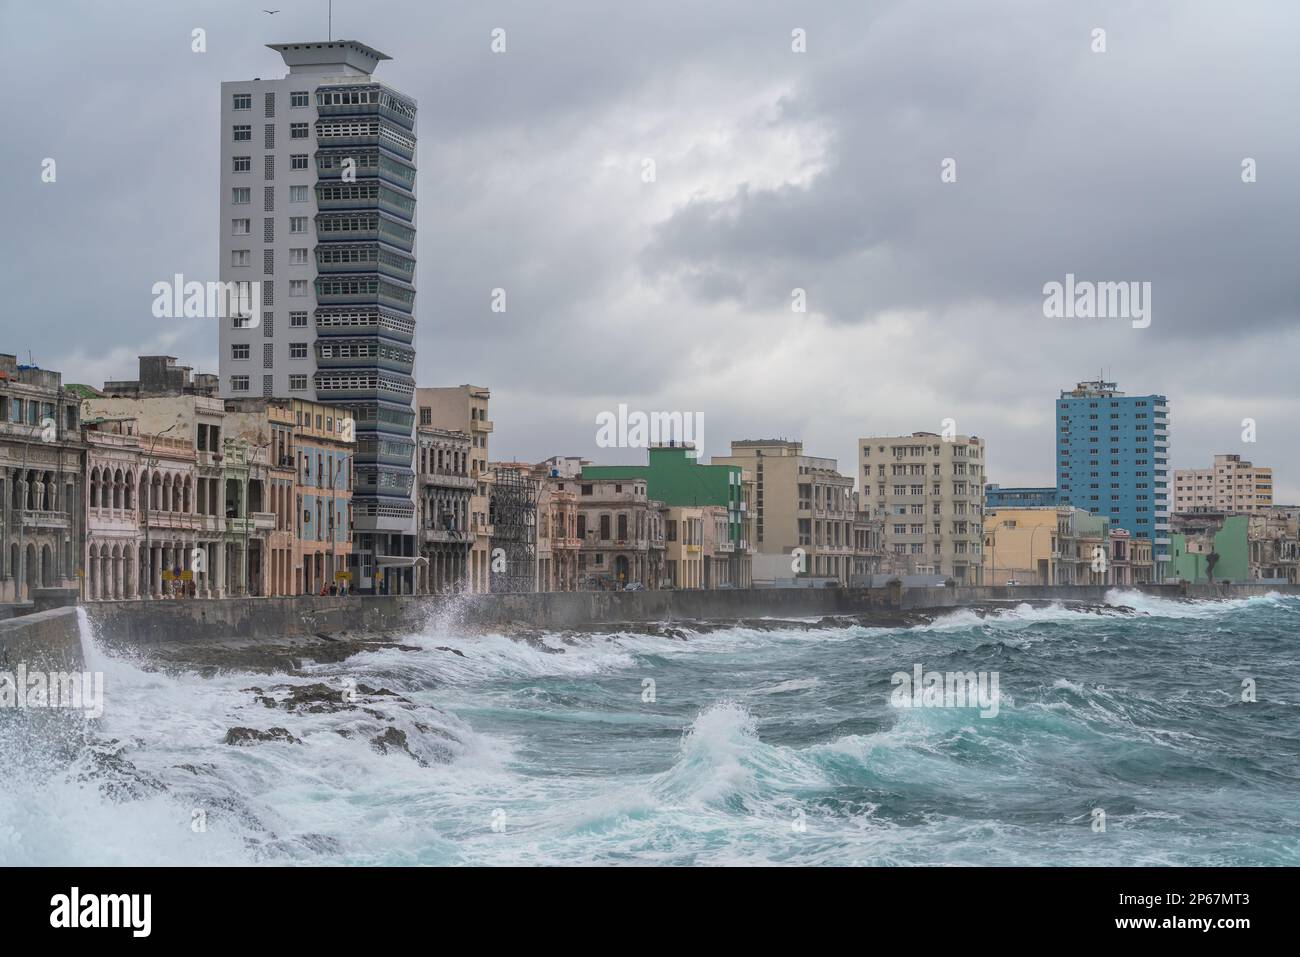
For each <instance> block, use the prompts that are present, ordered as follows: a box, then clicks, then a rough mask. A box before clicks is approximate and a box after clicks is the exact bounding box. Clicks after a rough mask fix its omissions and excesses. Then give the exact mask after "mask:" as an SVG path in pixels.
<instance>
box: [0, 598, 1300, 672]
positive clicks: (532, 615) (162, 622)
mask: <svg viewBox="0 0 1300 957" xmlns="http://www.w3.org/2000/svg"><path fill="white" fill-rule="evenodd" d="M1132 590H1133V591H1137V592H1141V593H1143V594H1146V595H1152V596H1158V597H1162V598H1171V599H1178V598H1198V599H1210V598H1218V599H1225V598H1245V597H1250V596H1257V595H1267V594H1270V593H1275V592H1280V593H1283V594H1292V595H1296V594H1300V586H1284V585H1283V586H1278V585H1192V586H1180V585H1143V586H1138V587H1135V588H1133V589H1132ZM1113 591H1114V589H1113V588H1111V587H1109V586H1100V585H1098V586H1065V587H1056V588H1050V587H1045V586H1033V585H1022V586H1018V587H1013V588H1007V587H957V588H909V589H905V590H900V589H892V590H891V589H861V588H857V589H850V588H789V589H749V590H739V589H737V590H722V591H643V592H549V593H541V594H531V595H467V596H461V597H457V598H444V597H437V596H434V597H428V596H396V597H376V598H358V597H351V598H320V597H314V596H302V597H295V598H256V599H241V598H229V599H214V600H168V601H129V602H104V603H99V604H92V605H87V606H85V607H86V610H87V612H88V614H89V617H90V620H91V623H92V624H93V626H94V627H95V629H96V632H97V633H98V635H99V637H100V638H101V640H103V641H104V643H105V644H106V645H107V646H109V647H110V648H112V647H113V646H123V647H135V648H148V647H149V646H160V645H168V646H173V647H174V646H176V645H184V644H188V643H194V644H200V643H213V642H231V641H235V642H243V643H255V642H262V641H265V642H275V641H281V640H286V639H295V638H310V637H314V636H322V635H325V636H337V635H350V636H358V635H392V636H400V635H402V634H404V633H406V634H409V633H411V632H416V631H422V630H424V629H425V627H426V626H427V625H428V623H429V621H430V620H431V619H441V620H443V621H445V622H446V623H447V624H448V625H449V626H451V627H464V628H467V629H470V630H484V629H520V628H534V629H539V630H551V629H566V628H585V627H591V626H600V625H608V626H611V627H617V626H618V625H619V624H620V623H627V624H637V623H648V622H673V621H682V620H734V619H737V618H760V617H773V618H818V617H822V616H827V615H830V616H872V615H876V614H879V615H881V616H882V617H883V618H887V617H888V616H889V615H890V614H891V613H895V612H899V611H919V610H922V609H942V608H955V607H960V606H968V605H978V604H981V603H986V602H997V601H1045V600H1046V601H1086V602H1096V603H1101V602H1103V601H1104V600H1105V598H1106V596H1107V594H1109V593H1111V592H1113ZM80 660H81V641H80V634H79V627H78V619H77V610H76V609H75V608H55V609H51V610H49V611H42V612H37V613H35V614H31V615H25V616H22V617H20V618H13V619H9V620H5V621H0V670H6V669H8V668H12V667H13V666H15V665H16V664H17V662H19V661H26V662H27V663H28V666H29V667H34V666H36V665H38V664H39V665H40V666H41V667H44V668H50V669H53V668H55V667H60V668H61V667H66V666H70V665H73V664H76V663H78V662H80ZM6 662H8V664H6Z"/></svg>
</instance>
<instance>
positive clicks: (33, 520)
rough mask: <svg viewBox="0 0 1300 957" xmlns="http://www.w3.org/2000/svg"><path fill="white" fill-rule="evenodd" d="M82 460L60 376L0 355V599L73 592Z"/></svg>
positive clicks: (80, 529) (70, 398)
mask: <svg viewBox="0 0 1300 957" xmlns="http://www.w3.org/2000/svg"><path fill="white" fill-rule="evenodd" d="M84 462H85V448H84V446H83V445H82V442H81V436H80V425H79V419H78V407H77V397H76V395H75V394H73V393H71V392H69V391H68V389H66V388H65V387H64V386H63V377H62V376H61V375H60V374H59V373H57V372H51V371H49V370H46V369H40V368H37V367H35V366H28V365H19V363H18V361H17V359H16V357H14V356H12V355H7V354H5V355H0V602H16V601H30V600H31V599H32V598H33V597H34V595H35V593H36V592H37V591H38V590H39V589H68V590H73V591H75V589H76V587H77V573H78V570H79V569H80V555H81V545H82V542H83V541H84V538H85V524H84V518H83V512H82V500H83V496H84V488H83V475H84V472H83V465H84Z"/></svg>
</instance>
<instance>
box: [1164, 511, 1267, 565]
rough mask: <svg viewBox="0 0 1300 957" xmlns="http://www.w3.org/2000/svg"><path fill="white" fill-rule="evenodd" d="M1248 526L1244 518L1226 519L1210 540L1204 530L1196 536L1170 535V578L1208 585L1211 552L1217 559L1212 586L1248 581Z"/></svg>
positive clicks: (1231, 516) (1207, 530) (1208, 533)
mask: <svg viewBox="0 0 1300 957" xmlns="http://www.w3.org/2000/svg"><path fill="white" fill-rule="evenodd" d="M1249 525H1250V520H1249V519H1248V518H1247V517H1246V516H1245V515H1229V516H1227V517H1225V518H1224V519H1223V525H1222V527H1220V528H1219V529H1218V530H1217V531H1214V532H1213V536H1212V537H1211V532H1210V529H1208V528H1207V529H1205V530H1204V531H1201V532H1199V533H1198V532H1195V531H1192V530H1191V529H1184V531H1183V532H1179V533H1177V534H1174V535H1173V536H1171V537H1170V544H1169V550H1170V556H1171V558H1172V572H1173V575H1174V576H1175V577H1177V578H1181V579H1182V580H1183V581H1189V582H1204V581H1209V578H1210V576H1209V560H1210V553H1211V552H1213V553H1215V554H1217V555H1218V556H1219V557H1218V559H1217V560H1216V561H1215V563H1214V569H1213V574H1214V580H1215V581H1216V582H1221V581H1231V582H1245V581H1249V580H1250V549H1249V546H1248V544H1247V531H1248V529H1249ZM1189 538H1190V539H1191V541H1190V542H1189V541H1188V539H1189ZM1189 548H1190V550H1189Z"/></svg>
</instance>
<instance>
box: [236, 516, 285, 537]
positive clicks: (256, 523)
mask: <svg viewBox="0 0 1300 957" xmlns="http://www.w3.org/2000/svg"><path fill="white" fill-rule="evenodd" d="M274 530H275V512H253V513H252V515H251V517H249V518H228V519H226V531H227V532H232V533H234V534H236V535H255V534H257V533H258V532H270V531H274Z"/></svg>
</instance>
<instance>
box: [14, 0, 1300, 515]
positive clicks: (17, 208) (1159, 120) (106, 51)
mask: <svg viewBox="0 0 1300 957" xmlns="http://www.w3.org/2000/svg"><path fill="white" fill-rule="evenodd" d="M280 6H281V7H282V8H283V12H282V13H280V14H278V15H276V16H275V17H267V16H265V15H263V14H261V13H260V7H258V6H255V5H252V4H242V3H241V4H235V5H231V4H227V3H216V2H207V3H197V4H187V5H183V6H182V5H179V4H162V3H156V4H153V3H143V2H141V3H134V4H127V5H122V6H119V5H114V6H112V7H102V8H101V7H100V6H99V5H93V4H89V3H82V4H63V5H59V6H58V7H55V6H54V5H46V6H43V7H39V6H28V7H23V8H10V9H9V10H7V11H6V22H7V29H6V31H5V32H4V34H3V35H2V36H0V57H3V62H4V63H5V64H6V74H7V77H6V78H7V79H8V80H9V85H8V90H9V96H8V97H6V98H5V100H4V103H3V105H2V106H0V110H2V111H3V119H4V123H5V129H6V130H7V133H8V135H6V136H5V137H4V138H3V139H0V162H2V163H3V164H4V168H5V169H6V170H7V171H9V173H10V175H9V176H7V177H6V179H5V186H4V189H5V198H6V200H7V211H8V212H9V214H10V223H11V228H10V229H9V230H6V233H5V236H4V239H3V240H0V243H2V244H3V245H2V246H0V252H2V253H3V256H4V262H5V267H4V270H3V276H4V280H5V284H4V291H5V301H6V320H5V327H4V332H5V335H4V337H3V343H0V348H4V349H6V350H8V351H16V352H20V353H22V354H24V355H25V354H26V352H27V351H28V350H31V351H32V354H33V356H34V358H35V359H36V360H37V361H38V362H39V363H41V364H42V365H46V366H48V367H53V368H62V369H63V370H64V371H65V373H66V374H67V376H68V378H69V379H71V380H74V381H75V380H79V379H80V380H89V381H91V382H98V381H99V380H101V379H103V378H104V377H106V376H110V375H111V376H122V375H126V374H128V373H130V372H131V371H132V366H133V363H132V361H131V358H132V356H133V355H134V354H135V353H137V352H150V351H166V352H169V353H171V354H175V355H179V356H180V357H182V358H183V359H184V360H185V361H187V362H190V363H192V364H195V365H197V366H200V367H203V368H205V369H214V368H215V364H216V351H217V343H216V330H215V328H212V327H211V326H208V325H204V324H202V323H196V322H193V321H190V322H189V323H184V322H183V321H181V322H171V323H168V324H163V323H162V322H160V321H159V320H156V319H153V318H152V317H151V315H150V313H149V303H150V298H151V297H150V295H149V288H150V286H151V284H152V283H153V282H154V281H156V280H158V279H161V278H166V277H170V276H171V275H172V274H173V273H175V272H182V273H185V274H186V275H192V276H206V275H209V274H211V273H213V272H215V270H216V267H217V203H218V192H217V183H218V179H217V177H218V170H217V156H218V152H217V136H218V120H217V110H218V105H219V104H218V85H219V83H220V82H221V81H222V80H225V79H238V78H243V77H251V76H271V75H278V74H279V73H280V72H282V69H283V68H282V66H281V65H280V63H279V61H278V57H277V56H276V55H275V54H274V53H272V52H271V51H269V50H265V49H264V48H263V44H265V43H267V42H273V41H279V40H287V39H304V38H315V37H317V36H319V35H321V34H323V32H324V16H323V9H321V8H322V7H323V5H322V4H319V3H307V2H292V3H290V2H285V3H282V4H280ZM336 8H337V9H336V11H335V33H334V35H335V36H336V37H339V36H353V37H356V38H357V39H360V40H363V41H365V42H367V43H370V44H372V45H374V46H376V47H378V48H379V49H381V50H384V51H385V52H387V53H389V54H391V55H392V56H393V57H394V59H393V61H392V62H389V63H385V64H383V65H381V67H380V72H379V74H378V75H379V76H380V77H381V78H382V79H384V80H385V81H386V82H389V83H392V84H393V85H394V86H396V87H398V88H400V89H403V90H405V91H407V92H409V93H410V94H412V95H414V96H415V97H416V98H417V99H418V100H419V103H420V130H419V133H420V156H419V162H420V182H419V190H420V202H419V216H420V219H419V226H420V232H419V272H418V276H417V285H418V289H419V295H418V298H417V303H416V305H417V314H418V317H419V321H420V332H419V339H418V341H417V347H418V350H419V359H418V365H417V373H418V377H419V380H420V382H421V383H422V384H435V383H453V382H476V383H482V384H486V385H489V386H492V387H493V392H494V409H493V418H494V420H495V422H496V432H495V434H494V437H493V453H494V455H500V456H502V457H507V456H518V457H523V458H541V457H542V456H545V455H549V454H552V453H555V452H566V453H575V454H576V453H581V454H587V455H589V456H592V457H595V456H596V455H597V454H598V452H599V455H600V456H601V458H603V459H607V460H623V461H626V460H629V459H634V458H636V453H621V454H610V453H608V452H606V451H604V450H597V449H596V448H595V443H594V435H595V428H594V417H595V414H596V413H597V412H599V411H601V410H603V409H612V408H614V407H615V406H616V404H617V403H619V402H627V403H629V404H630V405H632V406H633V407H641V408H645V409H651V408H666V409H678V410H683V411H688V410H689V411H697V412H701V413H703V414H704V415H705V417H706V424H707V427H706V431H707V434H708V440H709V441H708V446H709V449H708V450H709V451H712V452H721V451H724V449H725V443H726V441H727V439H728V438H731V437H739V436H742V435H744V436H755V435H774V434H784V435H791V436H801V437H802V438H804V440H805V442H806V444H807V446H808V448H809V449H810V450H811V451H814V452H817V453H820V454H829V455H834V456H838V457H839V458H840V459H841V467H842V468H843V469H844V470H845V471H852V468H853V464H854V458H853V453H854V449H855V446H856V439H857V437H858V436H859V435H864V434H870V433H872V432H877V433H879V432H886V431H903V430H912V429H937V428H938V427H939V421H940V420H941V419H942V418H943V417H946V416H948V415H952V416H953V417H955V418H957V420H958V423H959V427H960V428H962V430H963V431H969V432H975V433H978V434H980V435H983V436H985V437H986V438H987V439H988V440H989V442H990V460H991V467H992V472H993V476H992V477H993V479H994V480H997V481H1002V482H1003V483H1004V484H1016V483H1035V484H1047V483H1048V482H1050V481H1051V476H1052V471H1051V459H1052V405H1051V403H1052V401H1053V399H1054V398H1055V396H1056V392H1057V390H1059V389H1060V388H1063V387H1066V386H1069V385H1070V384H1072V383H1073V382H1075V381H1077V380H1078V379H1081V378H1084V377H1088V376H1092V375H1094V374H1095V373H1096V372H1097V371H1099V370H1101V369H1105V370H1106V371H1107V372H1108V373H1109V374H1110V375H1112V376H1114V377H1115V378H1118V379H1119V380H1120V382H1121V386H1122V387H1125V388H1127V389H1129V390H1130V391H1158V392H1164V393H1166V394H1167V395H1169V396H1170V399H1171V403H1172V407H1173V416H1172V422H1173V428H1172V440H1173V441H1172V450H1173V461H1174V464H1175V465H1199V464H1202V463H1204V462H1208V460H1209V457H1210V456H1211V455H1212V454H1213V453H1214V452H1216V451H1219V452H1222V451H1240V452H1242V453H1243V454H1245V455H1246V456H1247V457H1252V458H1254V459H1255V460H1256V461H1258V462H1262V463H1264V464H1271V465H1274V466H1275V467H1276V468H1277V469H1278V470H1279V472H1280V477H1279V481H1278V491H1279V496H1280V497H1285V498H1290V499H1293V500H1300V481H1297V480H1296V478H1295V476H1296V475H1297V474H1300V451H1297V443H1296V442H1295V437H1296V430H1295V422H1296V421H1297V415H1298V414H1300V402H1298V401H1297V390H1296V386H1295V384H1294V377H1293V375H1292V373H1291V371H1290V365H1291V361H1290V356H1291V355H1293V354H1294V346H1295V345H1296V338H1297V335H1296V332H1295V330H1296V318H1297V303H1300V278H1298V275H1300V273H1298V271H1297V270H1296V268H1295V262H1296V253H1297V250H1300V188H1298V187H1297V182H1300V130H1298V129H1297V124H1296V123H1295V122H1294V103H1295V101H1296V95H1297V93H1298V92H1300V68H1298V67H1297V66H1296V63H1295V58H1294V56H1293V52H1292V50H1291V46H1292V45H1293V41H1292V38H1293V37H1294V36H1295V33H1296V30H1297V27H1300V12H1298V11H1297V10H1296V9H1295V8H1294V5H1292V4H1287V3H1283V2H1276V3H1259V4H1252V5H1249V6H1248V7H1247V8H1241V9H1239V8H1227V7H1224V6H1223V5H1222V4H1217V3H1209V2H1204V3H1195V2H1192V3H1186V2H1173V0H1169V2H1154V3H1147V4H1141V5H1133V4H1127V3H1118V2H1115V3H1097V4H1089V5H1087V6H1086V7H1085V6H1082V5H1080V6H1073V5H1045V4H1042V3H1033V2H1027V0H1026V2H1015V0H1005V2H989V3H980V4H965V3H962V4H945V5H930V4H914V3H884V4H861V3H857V2H852V0H842V2H831V0H826V2H815V3H808V4H801V5H791V4H785V3H776V2H760V3H755V2H752V0H750V2H741V0H718V2H713V3H709V4H703V5H701V4H693V3H684V2H680V0H664V2H662V3H658V4H652V5H641V4H609V3H607V2H596V0H575V2H566V3H563V4H548V5H539V4H536V3H529V2H518V3H497V4H470V3H456V4H438V5H434V4H427V3H417V2H414V0H411V2H391V3H369V4H356V3H339V4H336ZM196 26H201V27H203V28H205V29H206V30H207V33H208V52H207V53H205V54H201V55H200V54H194V53H191V52H190V46H189V34H190V30H191V29H192V28H193V27H196ZM497 26H500V27H504V28H505V29H506V30H507V32H508V43H509V52H508V53H507V54H505V55H504V56H494V55H492V54H491V53H489V51H488V33H489V31H490V30H491V29H492V28H493V27H497ZM1098 26H1100V27H1104V28H1105V29H1107V31H1108V36H1107V40H1108V51H1107V52H1106V53H1105V54H1093V53H1091V52H1090V51H1089V48H1088V43H1089V32H1090V31H1091V29H1092V28H1093V27H1098ZM794 27H801V28H803V29H806V30H807V33H808V52H807V53H805V54H794V53H792V52H791V51H790V45H789V44H790V31H791V29H793V28H794ZM47 156H49V157H54V158H55V159H56V160H57V162H58V173H59V177H58V182H57V183H55V184H42V183H41V182H40V180H39V171H40V162H41V160H42V159H43V158H44V157H47ZM1245 156H1251V157H1254V158H1255V159H1256V160H1257V161H1258V164H1259V181H1258V182H1257V183H1255V184H1252V185H1245V184H1242V183H1241V181H1240V177H1239V168H1240V162H1241V160H1242V158H1243V157H1245ZM945 157H954V158H955V159H956V160H957V169H958V180H957V182H956V183H955V184H951V185H947V184H942V183H940V181H939V163H940V161H941V160H942V159H944V158H945ZM647 158H650V159H653V160H654V161H655V164H656V174H657V175H656V180H655V182H653V183H644V182H642V181H641V170H642V165H641V164H642V161H643V160H644V159H647ZM15 226H16V227H17V228H14V227H15ZM1066 272H1073V273H1075V274H1076V275H1077V276H1079V277H1080V278H1092V279H1136V280H1149V281H1151V282H1152V284H1153V296H1154V311H1155V314H1154V321H1153V323H1152V326H1151V328H1150V329H1146V330H1134V329H1131V328H1128V327H1127V325H1126V324H1124V323H1122V322H1118V321H1101V320H1098V321H1093V322H1084V321H1075V322H1069V321H1054V320H1046V319H1044V318H1043V316H1042V295H1041V288H1042V285H1043V283H1045V282H1048V281H1052V280H1060V279H1062V278H1063V277H1064V275H1065V273H1066ZM496 287H503V288H505V289H506V290H507V294H508V301H509V310H508V312H507V313H505V314H504V315H502V314H494V313H492V312H490V311H489V308H488V304H489V295H490V291H491V290H492V289H493V288H496ZM794 287H801V288H804V289H806V290H807V291H808V296H809V309H810V311H809V313H808V314H806V315H797V314H793V313H791V312H790V309H789V302H790V291H791V289H792V288H794ZM1245 416H1253V417H1256V418H1258V419H1259V422H1260V441H1259V443H1258V445H1256V446H1246V447H1243V446H1242V445H1241V444H1240V441H1239V432H1240V420H1241V418H1242V417H1245Z"/></svg>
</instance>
